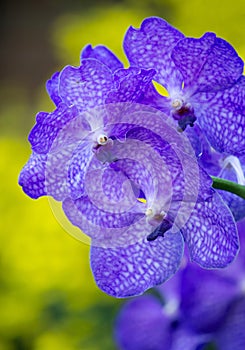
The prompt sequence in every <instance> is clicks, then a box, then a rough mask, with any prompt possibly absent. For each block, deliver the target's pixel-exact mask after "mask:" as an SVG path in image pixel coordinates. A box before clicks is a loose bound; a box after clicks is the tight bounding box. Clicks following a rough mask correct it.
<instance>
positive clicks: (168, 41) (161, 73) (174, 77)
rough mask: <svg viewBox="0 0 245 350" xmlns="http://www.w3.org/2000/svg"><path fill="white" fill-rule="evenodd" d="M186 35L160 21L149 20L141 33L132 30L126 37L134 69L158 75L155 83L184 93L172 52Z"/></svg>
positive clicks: (125, 42)
mask: <svg viewBox="0 0 245 350" xmlns="http://www.w3.org/2000/svg"><path fill="white" fill-rule="evenodd" d="M183 38H184V35H183V34H182V33H180V32H179V31H178V30H177V29H175V28H174V27H172V26H171V25H170V24H168V23H167V22H166V21H164V20H163V19H161V18H158V17H150V18H147V19H145V20H144V21H143V22H142V24H141V27H140V29H134V28H133V27H130V28H129V29H128V31H127V33H126V35H125V39H124V49H125V53H126V55H127V57H128V59H129V62H130V64H131V65H132V66H136V67H140V68H144V69H149V68H153V69H155V70H156V71H157V74H156V76H155V77H154V80H156V81H157V82H158V83H160V84H162V85H163V86H165V87H166V89H168V90H169V92H170V91H171V90H174V89H175V88H177V89H180V88H181V83H182V77H181V74H180V73H179V72H178V70H177V69H176V67H175V65H174V62H173V61H172V59H171V56H170V54H171V51H172V49H173V47H174V46H175V45H176V44H177V42H178V41H179V40H180V39H183Z"/></svg>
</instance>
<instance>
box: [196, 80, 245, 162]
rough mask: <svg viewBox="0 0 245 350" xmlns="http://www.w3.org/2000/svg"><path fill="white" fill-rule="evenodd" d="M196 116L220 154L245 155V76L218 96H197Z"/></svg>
mask: <svg viewBox="0 0 245 350" xmlns="http://www.w3.org/2000/svg"><path fill="white" fill-rule="evenodd" d="M194 97H195V101H194V104H193V106H194V109H195V115H196V117H197V119H198V122H199V124H200V126H201V127H202V129H203V130H204V131H205V134H206V137H207V138H208V140H209V142H210V143H211V145H212V146H213V147H214V148H215V149H216V150H217V151H219V152H225V153H228V154H233V155H237V156H238V157H239V156H241V155H244V154H245V102H244V101H245V77H242V78H241V79H239V81H238V82H237V83H236V84H235V85H234V86H233V87H232V88H230V89H227V90H224V91H223V92H218V93H217V94H207V95H206V94H202V93H200V94H197V95H196V96H194Z"/></svg>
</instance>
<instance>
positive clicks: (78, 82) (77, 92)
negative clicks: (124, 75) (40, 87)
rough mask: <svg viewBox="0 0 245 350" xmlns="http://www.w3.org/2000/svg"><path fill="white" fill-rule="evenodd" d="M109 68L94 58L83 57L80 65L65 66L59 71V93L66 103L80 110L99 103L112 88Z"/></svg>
mask: <svg viewBox="0 0 245 350" xmlns="http://www.w3.org/2000/svg"><path fill="white" fill-rule="evenodd" d="M113 87H114V82H113V75H112V72H111V71H110V69H109V68H108V67H107V66H105V65H104V64H103V63H101V62H100V61H97V60H95V59H90V58H88V59H84V60H83V61H82V62H81V66H80V67H72V66H67V67H65V68H64V69H63V70H62V71H61V73H60V83H59V94H60V96H61V98H62V100H63V101H64V102H65V103H66V104H67V105H68V106H71V105H75V106H77V108H78V109H79V110H80V111H84V110H86V109H88V108H93V107H95V106H98V105H101V104H103V103H104V102H105V98H106V96H107V94H108V91H110V90H111V89H113Z"/></svg>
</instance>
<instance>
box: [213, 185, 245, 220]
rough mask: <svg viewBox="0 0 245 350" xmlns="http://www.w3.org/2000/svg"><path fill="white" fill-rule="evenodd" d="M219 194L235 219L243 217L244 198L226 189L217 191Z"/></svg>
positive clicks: (244, 209) (244, 212)
mask: <svg viewBox="0 0 245 350" xmlns="http://www.w3.org/2000/svg"><path fill="white" fill-rule="evenodd" d="M219 194H220V195H221V197H222V198H223V200H224V202H225V203H226V204H227V205H228V207H229V208H230V210H231V212H232V214H233V216H234V218H235V220H236V221H239V220H241V219H242V218H244V217H245V200H244V199H243V198H241V197H239V196H237V195H235V194H233V193H230V192H226V191H219Z"/></svg>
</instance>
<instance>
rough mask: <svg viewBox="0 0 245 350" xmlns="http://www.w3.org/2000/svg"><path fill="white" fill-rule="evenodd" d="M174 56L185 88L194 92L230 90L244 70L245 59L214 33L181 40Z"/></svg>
mask: <svg viewBox="0 0 245 350" xmlns="http://www.w3.org/2000/svg"><path fill="white" fill-rule="evenodd" d="M171 56H172V59H173V61H174V63H175V65H176V67H177V68H178V69H179V71H180V72H181V74H182V76H183V78H184V83H185V89H191V90H192V91H193V92H197V91H199V92H200V91H208V92H211V91H218V90H223V89H226V88H227V87H230V86H231V85H232V84H234V83H235V82H236V81H237V80H238V79H239V78H240V76H241V75H242V72H243V61H242V60H241V58H240V57H239V56H238V55H237V53H236V51H235V50H234V49H233V47H232V46H231V45H230V44H229V43H228V42H226V41H225V40H223V39H220V38H217V37H216V35H215V34H214V33H206V34H204V35H203V36H202V37H201V38H200V39H193V38H185V39H183V40H181V41H179V42H178V43H177V45H176V46H175V47H174V48H173V51H172V55H171Z"/></svg>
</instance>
